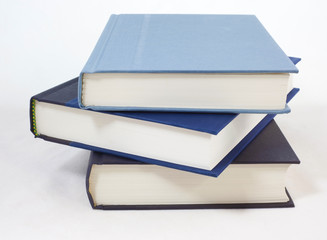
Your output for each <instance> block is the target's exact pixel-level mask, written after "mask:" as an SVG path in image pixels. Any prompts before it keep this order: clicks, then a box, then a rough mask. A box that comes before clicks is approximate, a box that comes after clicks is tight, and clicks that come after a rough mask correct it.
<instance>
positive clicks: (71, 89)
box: [30, 78, 299, 177]
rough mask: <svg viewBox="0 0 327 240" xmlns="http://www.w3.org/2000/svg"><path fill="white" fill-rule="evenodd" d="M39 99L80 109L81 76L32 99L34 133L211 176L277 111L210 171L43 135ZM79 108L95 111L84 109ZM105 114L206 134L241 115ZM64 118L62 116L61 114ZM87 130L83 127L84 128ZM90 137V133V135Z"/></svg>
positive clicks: (88, 147)
mask: <svg viewBox="0 0 327 240" xmlns="http://www.w3.org/2000/svg"><path fill="white" fill-rule="evenodd" d="M298 91H299V89H293V90H292V91H291V92H290V93H289V95H288V101H290V100H291V99H292V98H293V97H294V95H295V94H296V93H297V92H298ZM35 101H39V102H46V103H51V104H55V105H61V106H65V107H67V111H70V109H71V108H74V109H79V107H78V103H77V78H75V79H73V80H71V81H68V82H66V83H63V84H61V85H59V86H57V87H54V88H52V89H49V90H47V91H45V92H43V93H40V94H38V95H35V96H34V97H32V98H31V101H30V123H31V125H30V126H31V131H32V133H33V134H34V135H35V136H36V137H38V138H42V139H44V140H47V141H51V142H56V143H60V144H66V145H69V146H73V147H78V148H83V149H88V150H93V151H98V152H103V153H109V154H115V155H119V156H122V157H127V158H131V159H135V160H138V161H142V162H147V163H151V164H157V165H161V166H165V167H170V168H175V169H179V170H183V171H189V172H194V173H198V174H204V175H208V176H213V177H217V176H218V175H219V174H220V173H221V172H222V171H223V170H224V169H225V168H226V167H227V166H228V165H229V164H230V162H231V161H232V160H233V159H234V158H235V157H236V156H237V155H238V154H239V153H240V152H241V151H242V150H243V149H244V148H245V147H246V146H247V145H248V144H249V143H250V142H251V141H252V140H253V138H254V137H255V136H256V135H257V134H258V133H259V132H260V131H261V130H262V129H263V128H264V127H265V126H266V125H267V124H268V123H269V122H270V121H271V120H272V119H273V118H274V117H275V115H274V114H268V115H266V116H265V117H264V118H263V120H261V122H260V123H259V124H258V125H256V126H255V127H254V128H253V129H252V131H250V132H249V133H248V134H247V135H246V136H245V137H244V138H243V139H242V140H241V141H240V142H239V143H238V144H237V145H236V146H235V147H234V148H233V149H232V150H231V151H230V152H229V153H228V154H227V155H226V156H225V157H224V158H223V159H222V160H221V161H220V162H219V163H218V164H217V165H216V166H215V167H214V168H213V169H211V170H207V169H202V168H196V167H191V166H185V165H180V164H175V163H171V162H167V161H162V160H160V159H153V158H147V157H142V156H139V155H133V154H128V153H126V152H119V151H114V150H112V149H107V148H101V147H98V146H94V145H89V144H85V143H82V142H75V141H71V140H69V139H58V138H54V137H52V136H47V135H43V134H39V133H38V130H37V116H36V115H35ZM79 111H92V110H83V109H79ZM99 113H100V112H99ZM101 114H113V115H117V116H121V117H127V118H135V119H139V120H144V121H150V122H154V123H160V124H164V125H170V126H175V127H178V128H183V129H189V130H192V131H197V132H203V133H206V134H214V135H217V134H218V133H219V132H220V131H222V130H223V129H224V128H225V127H226V126H227V125H228V124H229V123H231V122H232V121H233V120H234V119H235V118H236V117H237V114H218V113H206V114H203V113H151V112H101ZM58 117H60V116H58ZM80 131H83V128H80ZM86 138H87V136H86Z"/></svg>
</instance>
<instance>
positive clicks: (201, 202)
mask: <svg viewBox="0 0 327 240" xmlns="http://www.w3.org/2000/svg"><path fill="white" fill-rule="evenodd" d="M298 163H300V162H299V160H298V158H297V156H296V155H295V153H294V151H293V150H292V148H291V146H290V145H289V143H288V142H287V140H286V139H285V137H284V135H283V134H282V132H281V131H280V129H279V128H278V126H277V124H276V123H275V122H274V120H273V121H271V122H270V123H269V124H268V125H267V127H266V128H265V129H264V130H262V132H261V133H259V134H258V136H257V137H256V138H255V139H254V140H253V141H252V142H251V143H250V144H249V145H248V146H247V147H246V148H245V149H244V150H243V151H242V152H241V153H240V154H239V156H238V157H236V158H235V160H234V161H233V162H232V164H231V165H229V166H228V167H227V169H226V170H225V171H224V172H223V173H222V174H221V175H220V176H219V178H208V177H206V176H203V175H198V174H191V173H188V172H182V171H177V170H174V169H169V168H161V167H158V166H156V165H151V164H144V163H142V162H138V161H135V160H130V159H127V158H124V157H119V156H115V155H109V154H103V153H99V152H91V155H90V160H89V167H88V170H87V175H86V190H87V194H88V197H89V200H90V203H91V206H92V207H93V208H95V209H105V210H127V209H206V208H263V207H293V206H294V204H293V201H292V199H291V197H290V195H289V194H288V192H287V191H286V188H285V187H286V185H285V179H286V171H287V169H288V168H289V167H290V166H291V165H292V164H298Z"/></svg>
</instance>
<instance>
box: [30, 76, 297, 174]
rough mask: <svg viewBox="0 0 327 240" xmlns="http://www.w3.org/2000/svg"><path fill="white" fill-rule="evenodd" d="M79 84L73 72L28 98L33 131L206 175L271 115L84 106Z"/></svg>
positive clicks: (232, 154)
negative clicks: (79, 99) (69, 77)
mask: <svg viewBox="0 0 327 240" xmlns="http://www.w3.org/2000/svg"><path fill="white" fill-rule="evenodd" d="M77 84H78V79H77V78H75V79H72V80H70V81H68V82H65V83H63V84H61V85H59V86H56V87H54V88H51V89H49V90H47V91H45V92H43V93H40V94H37V95H35V96H34V97H32V98H31V101H30V122H31V131H32V133H33V134H34V135H35V136H36V137H38V138H42V139H44V140H47V141H52V142H56V143H61V144H66V145H70V146H73V147H79V148H84V149H89V150H94V151H99V152H104V153H112V154H115V155H120V156H123V157H129V158H132V159H135V160H138V161H143V162H148V163H152V164H157V165H161V166H166V167H171V168H176V169H180V170H184V171H190V172H195V173H199V174H205V175H209V176H218V175H219V174H220V173H221V172H222V171H223V170H224V168H225V167H226V166H228V164H229V163H230V162H231V161H232V160H233V159H234V158H235V156H236V155H237V154H238V153H239V152H240V151H241V150H242V149H243V148H244V147H245V146H246V145H247V144H248V143H249V142H250V141H251V140H252V139H253V138H254V137H255V136H256V135H257V134H258V133H259V132H260V131H261V130H262V129H263V128H264V127H265V126H266V125H267V124H268V123H269V121H271V120H272V119H273V117H274V116H275V115H273V114H268V115H265V114H222V113H220V114H219V113H168V112H156V113H152V112H99V111H93V110H84V109H80V108H79V107H78V103H77ZM298 91H299V89H293V90H292V91H291V92H290V93H289V99H288V100H290V99H291V98H292V97H293V96H294V95H295V94H296V93H297V92H298Z"/></svg>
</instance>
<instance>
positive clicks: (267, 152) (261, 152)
mask: <svg viewBox="0 0 327 240" xmlns="http://www.w3.org/2000/svg"><path fill="white" fill-rule="evenodd" d="M299 163H300V161H299V159H298V158H297V156H296V154H295V152H294V151H293V149H292V148H291V146H290V144H289V143H288V141H287V140H286V138H285V136H284V135H283V133H282V132H281V130H280V129H279V127H278V125H277V124H276V122H275V121H274V120H272V121H271V122H270V123H269V124H268V125H267V126H266V127H265V129H263V130H262V131H261V132H260V133H259V134H258V136H257V137H256V138H255V139H254V140H253V141H252V142H251V143H250V144H249V145H248V146H247V147H246V148H245V149H244V150H243V151H242V152H241V153H240V154H239V155H238V156H237V157H236V158H235V159H234V160H233V162H232V163H231V164H239V165H240V164H241V165H242V164H246V165H251V164H252V165H254V164H276V165H277V164H299ZM135 164H137V165H141V166H146V163H143V162H139V161H135V160H131V159H128V158H124V157H119V156H116V155H110V154H103V153H100V152H94V151H92V152H91V154H90V160H89V166H88V169H87V174H86V191H87V195H88V197H89V201H90V204H91V206H92V207H93V208H95V209H104V210H118V209H121V210H127V209H133V210H137V209H207V208H261V207H263V208H268V207H294V204H293V201H292V199H291V197H290V196H289V195H288V194H287V195H288V197H289V201H288V202H280V203H276V202H274V203H268V202H265V203H249V202H248V203H241V204H240V203H234V204H226V203H225V204H190V203H189V204H185V203H183V202H180V203H179V204H169V205H167V204H160V205H149V204H148V205H123V204H121V205H119V204H117V205H100V204H96V202H95V201H94V199H93V196H92V194H91V191H90V174H91V171H92V167H93V166H94V165H135ZM175 173H176V174H178V172H175ZM152 174H156V172H153V173H152ZM162 177H163V176H162ZM113 184H115V185H116V186H117V187H118V188H119V186H120V182H119V181H118V182H115V183H113ZM158 188H160V186H158ZM213 191H214V190H213Z"/></svg>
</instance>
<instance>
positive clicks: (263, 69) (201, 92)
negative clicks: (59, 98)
mask: <svg viewBox="0 0 327 240" xmlns="http://www.w3.org/2000/svg"><path fill="white" fill-rule="evenodd" d="M297 72H298V69H297V68H296V66H295V65H294V63H293V62H292V61H291V60H290V59H289V58H288V57H287V56H286V54H285V53H284V52H283V51H282V50H281V48H280V47H279V46H278V45H277V43H276V42H275V41H274V40H273V38H272V37H271V36H270V35H269V33H268V32H267V31H266V29H265V28H264V27H263V26H262V24H261V23H260V22H259V20H258V19H257V18H256V17H255V16H253V15H199V14H198V15H179V14H171V15H167V14H123V15H112V16H111V17H110V19H109V21H108V23H107V25H106V26H105V28H104V30H103V33H102V34H101V37H100V38H99V40H98V43H97V44H96V46H95V48H94V50H93V52H92V54H91V56H90V57H89V59H88V61H87V63H86V65H85V66H84V68H83V70H82V72H81V74H80V78H79V105H80V106H81V107H82V108H89V109H93V110H110V111H115V110H116V111H117V110H119V111H179V112H181V111H186V112H197V111H200V112H234V113H241V112H242V113H244V112H245V113H247V112H255V113H285V112H289V108H287V106H286V96H287V93H288V92H289V90H290V89H289V88H288V87H289V86H290V85H291V79H290V74H291V73H297Z"/></svg>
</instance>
